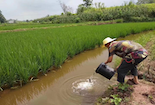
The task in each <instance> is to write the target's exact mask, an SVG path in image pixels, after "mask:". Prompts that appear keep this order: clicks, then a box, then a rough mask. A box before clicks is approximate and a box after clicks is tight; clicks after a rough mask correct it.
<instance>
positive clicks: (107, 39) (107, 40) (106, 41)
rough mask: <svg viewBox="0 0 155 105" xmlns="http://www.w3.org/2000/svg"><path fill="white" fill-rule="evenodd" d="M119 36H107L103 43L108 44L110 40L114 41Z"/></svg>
mask: <svg viewBox="0 0 155 105" xmlns="http://www.w3.org/2000/svg"><path fill="white" fill-rule="evenodd" d="M116 39H117V38H114V39H112V38H110V37H107V38H105V39H104V40H103V45H106V44H108V43H110V42H112V41H114V40H116Z"/></svg>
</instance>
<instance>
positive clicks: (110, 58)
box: [105, 55, 113, 64]
mask: <svg viewBox="0 0 155 105" xmlns="http://www.w3.org/2000/svg"><path fill="white" fill-rule="evenodd" d="M112 60H113V55H111V56H110V57H109V58H108V60H107V61H106V62H105V64H107V63H110V62H112Z"/></svg>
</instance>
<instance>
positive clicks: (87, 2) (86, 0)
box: [82, 0, 93, 8]
mask: <svg viewBox="0 0 155 105" xmlns="http://www.w3.org/2000/svg"><path fill="white" fill-rule="evenodd" d="M83 2H84V4H82V5H83V6H84V7H86V8H88V7H90V6H91V5H92V3H93V0H83Z"/></svg>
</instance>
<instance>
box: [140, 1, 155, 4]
mask: <svg viewBox="0 0 155 105" xmlns="http://www.w3.org/2000/svg"><path fill="white" fill-rule="evenodd" d="M148 3H155V0H138V2H137V4H138V5H139V4H148Z"/></svg>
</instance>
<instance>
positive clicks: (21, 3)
mask: <svg viewBox="0 0 155 105" xmlns="http://www.w3.org/2000/svg"><path fill="white" fill-rule="evenodd" d="M60 1H61V2H62V3H64V4H65V5H67V6H69V7H71V8H72V9H73V13H76V10H77V8H78V5H80V4H83V3H84V2H83V0H60ZM129 1H134V2H137V0H93V4H94V3H98V2H101V3H104V5H105V7H112V6H121V5H123V4H124V3H125V2H127V3H128V2H129ZM0 11H1V12H2V14H3V16H4V17H5V18H6V20H9V19H16V20H34V19H38V18H42V17H45V16H47V15H50V16H51V15H60V14H61V13H62V12H63V10H62V8H61V6H60V2H59V0H0Z"/></svg>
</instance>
